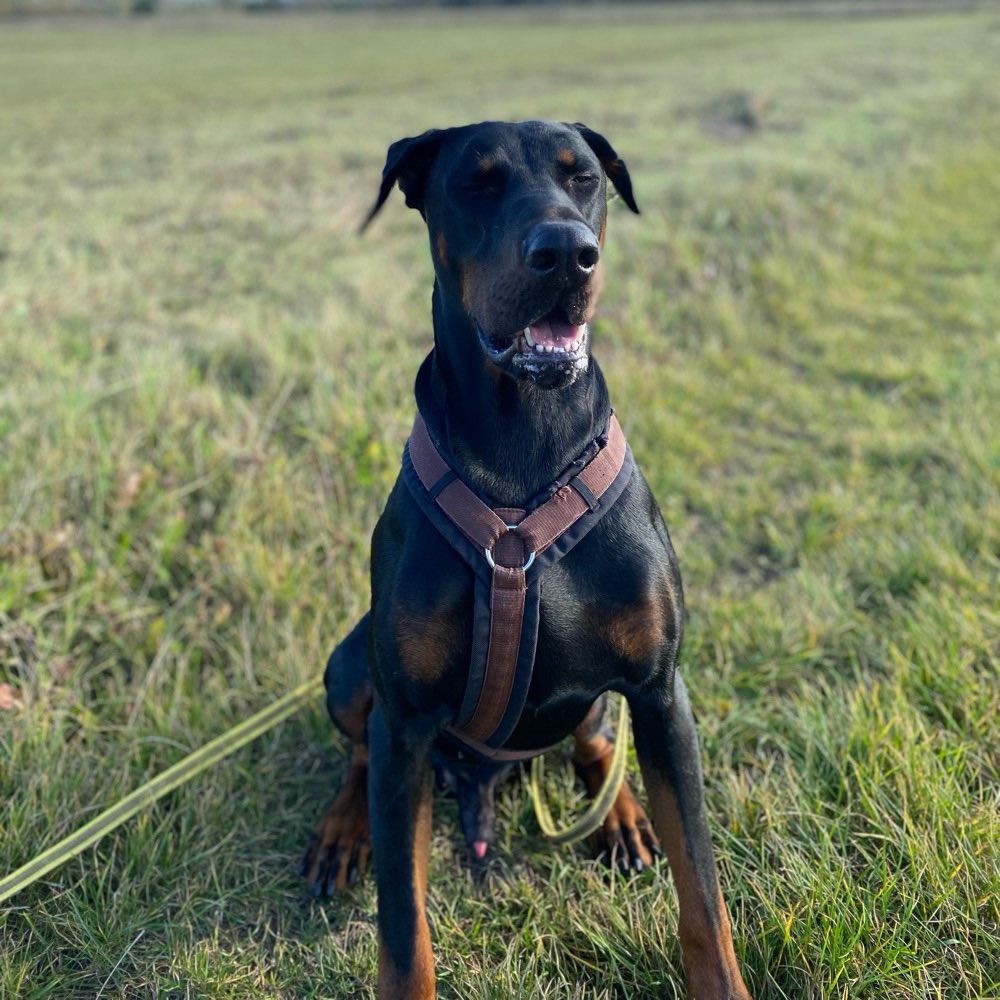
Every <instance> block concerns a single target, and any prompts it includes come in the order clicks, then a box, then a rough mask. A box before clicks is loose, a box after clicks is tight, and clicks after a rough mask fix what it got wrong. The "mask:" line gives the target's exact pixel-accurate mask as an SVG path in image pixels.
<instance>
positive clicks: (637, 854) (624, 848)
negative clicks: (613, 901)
mask: <svg viewBox="0 0 1000 1000" xmlns="http://www.w3.org/2000/svg"><path fill="white" fill-rule="evenodd" d="M593 844H594V847H595V851H596V856H597V858H598V859H599V860H600V861H601V862H602V863H603V864H604V865H606V866H607V867H608V868H610V869H611V870H612V871H617V872H620V873H621V874H622V875H628V874H631V873H636V874H638V873H639V872H643V871H645V870H646V869H647V868H650V867H652V866H653V864H654V862H655V861H656V859H657V858H659V857H661V856H662V852H661V851H660V843H659V841H658V840H657V839H656V834H655V833H654V832H653V827H652V825H651V824H650V822H649V820H648V819H647V818H646V814H645V813H644V812H643V810H642V807H641V806H640V805H639V803H638V801H637V800H636V798H635V796H634V795H633V794H632V792H631V790H630V789H629V787H628V785H622V788H621V791H620V792H619V793H618V798H617V799H616V800H615V803H614V805H613V806H612V807H611V810H610V812H609V813H608V815H607V818H606V819H605V820H604V825H603V826H602V827H601V828H600V829H599V830H598V831H597V833H596V834H594V837H593Z"/></svg>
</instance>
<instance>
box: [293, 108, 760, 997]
mask: <svg viewBox="0 0 1000 1000" xmlns="http://www.w3.org/2000/svg"><path fill="white" fill-rule="evenodd" d="M608 180H610V182H611V184H612V185H613V186H614V188H615V190H616V191H617V192H618V194H619V195H620V197H621V198H622V199H623V201H624V202H625V204H626V205H627V206H628V207H629V208H630V209H631V210H632V211H633V212H636V213H638V211H639V210H638V207H637V206H636V203H635V199H634V197H633V194H632V184H631V180H630V178H629V174H628V170H627V169H626V166H625V164H624V162H623V161H622V160H621V159H620V158H619V157H618V155H617V153H616V152H615V151H614V149H613V148H612V147H611V145H610V143H609V142H608V141H607V140H606V139H605V138H604V137H603V136H601V135H599V134H598V133H597V132H595V131H593V130H591V129H589V128H587V127H586V126H584V125H580V124H576V125H572V124H559V123H553V122H520V123H516V124H510V123H503V122H486V123H481V124H477V125H467V126H463V127H457V128H447V129H440V130H439V129H435V130H431V131H428V132H425V133H423V134H422V135H419V136H417V137H415V138H410V139H402V140H400V141H399V142H396V143H394V144H393V145H392V146H391V147H390V148H389V152H388V157H387V160H386V164H385V169H384V171H383V176H382V184H381V188H380V190H379V193H378V197H377V200H376V202H375V205H374V207H373V208H372V210H371V212H370V213H369V216H368V219H367V220H366V223H365V225H367V223H368V222H370V221H371V219H372V218H373V217H374V216H375V214H376V213H377V212H378V210H379V209H380V208H381V207H382V205H383V203H384V202H385V200H386V199H387V198H388V196H389V193H390V192H391V190H392V188H393V186H394V185H395V184H397V183H398V185H399V187H400V189H401V190H402V192H403V194H404V195H405V198H406V204H407V205H408V206H410V207H411V208H415V209H417V210H418V211H419V212H420V214H421V215H422V216H423V218H424V221H425V222H426V224H427V229H428V233H429V236H430V249H431V255H432V258H433V263H434V272H435V281H434V290H433V299H432V313H433V321H434V347H433V350H432V351H431V353H430V355H429V356H428V357H427V359H426V360H425V361H424V364H423V366H422V367H421V370H420V373H419V374H418V377H417V384H416V398H417V405H418V411H419V413H420V415H421V417H422V419H423V421H424V424H425V426H426V431H425V433H426V436H427V437H428V439H429V440H430V441H431V442H433V443H435V445H436V452H435V454H436V453H437V452H441V453H442V454H444V455H447V456H448V459H447V465H448V466H449V467H450V468H451V469H452V470H453V473H452V477H451V479H452V480H454V479H455V478H457V479H459V480H460V481H461V483H464V484H465V487H468V490H466V491H465V492H466V493H469V494H470V495H475V496H476V497H478V498H480V500H478V501H474V503H480V502H481V501H485V502H486V503H488V504H489V505H491V506H492V507H493V509H494V510H495V511H498V512H501V517H502V516H504V515H503V512H505V511H516V512H517V516H518V517H520V516H523V515H524V512H525V511H526V510H527V511H532V510H533V508H534V506H535V504H536V503H540V502H541V501H540V498H541V499H544V498H547V497H550V496H552V495H554V492H557V493H559V495H560V496H562V495H564V494H566V493H567V492H570V493H572V492H573V491H572V490H570V489H569V488H568V487H567V486H566V481H567V480H566V475H565V474H566V470H571V472H572V470H574V469H577V470H578V469H579V468H581V466H582V465H583V464H585V463H586V462H587V461H589V460H590V459H589V456H590V455H592V454H593V450H594V447H595V445H594V442H598V444H597V445H596V447H598V448H600V447H603V444H602V442H606V441H607V440H608V437H609V433H610V432H609V427H610V426H611V425H612V424H613V423H614V418H613V417H612V413H611V403H610V400H609V396H608V390H607V386H606V383H605V380H604V377H603V375H602V373H601V370H600V368H599V367H598V365H597V362H596V361H595V359H594V358H593V356H592V355H591V353H590V328H589V322H590V320H591V318H592V316H593V313H594V309H595V305H596V302H597V298H598V294H599V291H600V286H601V267H600V265H599V259H600V255H601V250H602V247H603V243H604V230H605V219H606V208H607V187H606V184H607V181H608ZM416 435H417V430H416V426H415V430H414V435H413V436H411V439H410V443H409V445H408V448H409V449H410V452H413V451H414V439H415V436H416ZM605 450H608V449H605ZM410 452H404V469H403V472H401V474H400V478H399V479H398V480H397V482H396V485H395V486H394V488H393V490H392V492H391V494H390V496H389V499H388V502H387V503H386V507H385V510H384V511H383V513H382V516H381V518H380V519H379V521H378V523H377V525H376V527H375V531H374V534H373V536H372V552H371V589H372V604H371V610H370V611H369V612H368V613H367V614H366V615H365V616H364V617H363V618H362V620H361V621H360V622H359V623H358V624H357V625H356V626H355V628H354V629H353V630H352V632H351V633H350V634H349V635H348V636H347V638H346V639H344V641H343V642H342V643H341V644H340V645H339V646H338V647H337V649H336V650H334V652H333V654H332V655H331V657H330V661H329V663H328V665H327V671H326V675H325V681H326V686H327V693H328V694H327V704H328V708H329V711H330V714H331V716H332V718H333V720H334V722H335V723H336V724H337V726H338V727H339V728H340V729H341V730H342V731H343V732H344V733H345V734H346V735H347V736H348V738H349V739H350V740H351V742H352V752H351V757H350V762H349V765H348V768H347V772H346V775H345V778H344V781H343V784H342V787H341V789H340V792H339V794H338V795H337V797H336V799H335V800H334V802H333V805H332V806H331V807H330V809H329V810H328V812H327V813H326V814H325V815H324V816H323V818H322V819H321V820H320V821H319V823H318V825H317V827H316V831H315V833H314V834H313V838H312V841H311V843H310V846H309V849H308V851H307V853H306V856H305V858H304V860H303V871H304V873H305V874H306V876H307V879H308V882H309V884H310V886H311V887H312V890H313V892H314V893H315V894H317V895H319V894H323V893H326V892H332V891H334V890H338V889H342V888H343V887H344V886H345V885H348V884H351V883H353V882H354V880H355V879H356V878H357V876H358V875H359V874H360V873H361V871H362V870H363V868H364V867H365V864H366V862H367V859H368V854H369V837H370V844H371V849H373V850H374V856H375V875H376V884H377V890H378V901H379V906H378V927H379V962H378V995H379V997H380V998H382V1000H424V998H429V997H433V996H434V993H435V988H434V962H433V957H432V954H431V941H430V933H429V930H428V924H427V919H426V916H425V912H424V901H425V891H426V881H427V863H428V844H429V836H430V821H431V796H432V788H433V768H432V751H433V750H434V748H435V747H439V748H440V747H447V746H449V745H454V739H453V736H454V733H455V728H454V727H455V723H456V719H457V718H458V717H459V716H460V714H461V713H462V712H463V692H465V697H467V691H466V688H467V684H468V681H469V675H470V662H472V664H473V667H472V668H471V669H475V666H476V655H477V654H476V651H475V646H476V644H477V642H478V639H477V635H478V632H477V629H476V627H475V626H474V619H475V618H476V615H477V614H478V610H477V602H478V596H477V595H478V592H477V590H476V588H477V586H478V583H477V574H478V569H471V568H470V566H472V565H473V564H472V563H471V562H470V559H471V558H474V557H475V554H476V553H475V551H473V550H471V549H470V551H473V556H472V557H469V556H468V555H466V556H465V557H463V555H462V553H461V552H460V551H458V549H457V548H456V544H457V543H455V542H453V541H450V540H447V539H446V537H445V534H444V531H445V529H444V528H442V529H441V530H433V529H432V528H431V526H430V524H429V523H428V518H429V517H430V516H431V513H430V512H429V510H428V508H427V506H426V505H423V506H422V503H423V501H421V502H418V498H419V497H420V496H421V495H422V491H423V487H421V486H416V487H414V486H413V482H414V481H415V480H413V479H412V476H411V477H410V479H409V480H407V481H404V480H405V479H406V476H405V475H404V473H406V472H407V462H408V455H409V454H410ZM581 456H583V457H581ZM412 457H413V464H414V465H416V456H415V455H413V456H412ZM627 468H628V473H629V474H628V475H627V476H626V481H625V483H624V486H623V487H622V488H621V491H620V494H619V495H617V496H616V498H615V499H614V500H613V502H610V503H603V501H602V500H600V499H598V500H596V501H594V502H588V501H586V496H587V493H588V490H587V489H584V488H583V487H579V490H580V492H581V494H582V495H583V496H584V498H585V502H588V503H590V507H591V510H590V513H593V512H594V509H596V508H597V507H601V506H602V504H603V507H604V509H602V510H601V511H600V514H601V515H602V516H601V517H600V519H599V520H597V521H596V523H595V524H593V526H592V530H588V532H587V533H586V534H585V535H584V536H583V537H582V538H580V539H579V541H578V544H575V545H574V546H573V547H572V548H570V549H569V550H568V551H566V552H565V554H564V556H563V557H562V558H560V559H559V561H557V562H555V561H554V562H552V564H551V565H549V566H548V567H547V568H546V569H545V570H544V576H543V577H542V581H543V582H542V583H541V585H540V587H539V588H538V590H539V593H540V598H539V602H538V604H537V606H538V607H539V608H540V610H539V612H538V620H537V623H536V625H535V627H536V636H537V638H536V640H535V647H534V649H533V652H534V657H533V663H531V662H529V673H530V686H527V687H526V689H525V693H522V697H521V701H520V703H519V705H518V711H517V712H516V714H515V717H514V718H513V719H512V720H511V721H510V724H509V726H508V728H509V733H505V734H504V737H503V741H502V746H501V748H500V749H499V750H495V749H491V747H489V746H485V745H482V744H479V746H480V748H481V749H482V750H483V751H484V753H485V755H486V756H487V757H491V756H495V754H502V753H504V752H508V751H509V752H511V753H516V752H517V751H524V752H530V751H531V748H538V747H547V746H550V745H552V744H553V743H555V742H557V741H558V740H560V739H562V738H563V737H565V736H567V735H569V734H571V733H572V734H573V735H574V738H575V749H574V759H575V762H576V764H577V766H578V769H579V770H580V771H581V773H582V774H583V777H584V780H585V783H586V784H587V786H588V789H589V790H590V791H591V794H593V792H594V791H595V790H596V788H597V787H599V785H600V783H601V779H602V777H603V776H604V774H605V773H606V771H607V768H608V763H609V759H610V753H611V748H612V746H611V741H610V740H609V738H608V736H607V734H606V732H605V731H603V730H602V729H601V727H600V725H599V724H598V723H599V719H600V713H601V708H602V696H603V694H604V693H605V692H606V691H618V692H622V693H624V695H625V697H626V698H627V700H628V703H629V707H630V709H631V712H632V719H633V728H634V734H635V737H634V738H635V748H636V753H637V756H638V759H639V764H640V767H641V770H642V776H643V780H644V783H645V787H646V791H647V794H648V796H649V801H650V806H651V812H652V820H653V822H652V825H650V822H649V820H648V819H647V818H646V814H645V813H644V812H643V809H642V807H641V806H640V805H639V803H638V801H637V800H636V798H635V796H634V795H633V793H632V792H631V790H630V789H629V787H628V785H627V784H626V785H624V786H623V787H622V789H621V792H620V793H619V795H618V798H617V800H616V801H615V803H614V805H613V807H612V809H611V812H610V814H609V815H608V817H607V819H606V821H605V823H604V826H603V830H602V831H601V833H600V835H599V836H600V841H601V842H600V843H599V845H598V847H599V849H600V850H602V851H603V852H604V853H605V854H606V855H607V856H608V857H610V858H612V859H614V860H616V861H617V862H618V864H619V865H621V866H622V867H624V868H634V869H642V868H643V867H646V866H648V865H650V864H651V863H652V862H653V860H654V858H655V856H656V855H657V853H658V852H659V843H660V841H661V840H662V843H663V847H664V848H665V851H666V854H667V859H668V861H669V864H670V869H671V872H672V874H673V878H674V884H675V887H676V890H677V894H678V900H679V913H680V917H679V937H680V943H681V952H682V958H683V961H684V966H685V971H686V975H687V981H688V991H689V995H690V996H692V997H697V998H698V1000H749V993H748V992H747V988H746V986H745V985H744V983H743V979H742V977H741V975H740V972H739V969H738V966H737V962H736V956H735V954H734V951H733V943H732V936H731V930H730V922H729V916H728V913H727V910H726V906H725V903H724V902H723V899H722V894H721V891H720V888H719V880H718V876H717V873H716V866H715V860H714V857H713V852H712V846H711V843H710V839H709V832H708V827H707V823H706V819H705V812H704V805H703V786H702V776H701V767H700V763H699V752H698V743H697V737H696V734H695V726H694V719H693V716H692V712H691V708H690V705H689V702H688V698H687V693H686V691H685V687H684V684H683V682H682V680H681V677H680V675H679V673H678V672H677V669H676V664H677V658H678V652H679V649H680V644H681V633H682V627H683V596H682V591H681V581H680V575H679V571H678V567H677V560H676V557H675V555H674V551H673V548H672V546H671V543H670V538H669V536H668V534H667V529H666V527H665V525H664V523H663V519H662V517H661V516H660V512H659V509H658V508H657V505H656V502H655V500H654V499H653V497H652V495H651V493H650V490H649V488H648V486H647V484H646V482H645V480H644V478H643V476H642V474H641V473H640V472H639V470H638V469H637V468H635V467H634V466H629V467H627ZM410 471H411V472H412V469H411V470H410ZM560 477H562V478H560ZM444 478H447V477H444ZM580 478H582V476H577V479H580ZM442 481H444V479H442ZM450 482H451V480H449V483H450ZM572 482H573V483H574V484H575V482H576V481H575V480H573V481H572ZM553 484H556V485H555V486H553ZM425 486H426V484H425ZM438 488H439V487H438V486H437V485H435V486H434V487H433V489H432V488H430V487H428V489H427V498H429V499H428V501H427V502H428V503H430V505H431V506H433V504H432V503H431V501H433V499H434V495H435V491H436V490H437V489H438ZM458 488H459V489H461V488H462V487H458ZM511 516H513V515H511ZM524 523H525V524H526V523H527V521H525V522H524ZM505 531H509V533H510V535H511V536H513V535H514V534H515V533H517V531H518V524H517V523H515V524H507V525H506V526H503V525H501V533H503V532H505ZM553 547H557V546H553ZM497 551H498V552H499V546H497ZM526 551H527V545H525V547H524V549H520V550H519V552H522V553H524V552H526ZM484 555H485V559H486V560H489V563H490V565H491V566H493V565H494V560H493V558H492V557H491V552H490V548H489V546H488V547H487V550H486V551H485V553H484V552H483V550H482V549H481V548H480V549H479V550H478V556H479V558H480V561H481V562H483V563H485V560H484V559H483V556H484ZM533 558H534V551H532V552H531V553H530V554H529V555H528V558H527V559H526V561H525V563H524V566H523V570H524V572H521V568H518V567H515V568H514V569H512V570H511V571H510V572H511V573H520V578H521V580H522V583H523V579H524V574H525V573H527V572H528V566H529V565H530V564H531V562H532V560H533ZM517 561H519V560H517ZM496 562H497V563H498V564H499V563H500V562H501V560H500V557H499V555H498V556H497V558H496ZM508 564H510V560H508V561H506V562H504V564H503V565H504V566H505V567H506V566H508ZM497 572H498V571H497V570H496V569H494V573H497ZM494 589H495V588H494ZM522 589H523V587H522ZM488 603H489V602H487V604H488ZM494 613H498V612H496V609H494ZM489 614H490V611H489V610H487V620H489V617H488V616H489ZM515 645H516V644H515ZM530 659H531V658H530V657H529V661H530ZM480 700H481V701H482V700H483V698H482V692H480ZM487 700H488V699H487ZM488 707H489V706H488ZM500 714H501V713H500V712H498V713H497V716H498V717H499V715H500ZM465 742H466V743H468V742H469V741H468V740H466V741H465ZM446 752H447V750H446ZM654 828H655V833H654ZM657 836H658V837H659V840H658V839H657Z"/></svg>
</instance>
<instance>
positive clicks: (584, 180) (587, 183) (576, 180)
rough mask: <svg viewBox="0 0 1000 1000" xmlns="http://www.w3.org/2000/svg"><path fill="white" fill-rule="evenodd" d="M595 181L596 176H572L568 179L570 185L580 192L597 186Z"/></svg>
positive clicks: (596, 179)
mask: <svg viewBox="0 0 1000 1000" xmlns="http://www.w3.org/2000/svg"><path fill="white" fill-rule="evenodd" d="M597 181H598V177H597V174H574V175H573V176H572V177H571V178H570V183H571V184H572V185H573V186H574V187H576V188H581V189H582V190H587V189H588V188H592V187H594V186H595V185H596V184H597Z"/></svg>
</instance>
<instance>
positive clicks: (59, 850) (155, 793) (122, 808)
mask: <svg viewBox="0 0 1000 1000" xmlns="http://www.w3.org/2000/svg"><path fill="white" fill-rule="evenodd" d="M321 687H322V685H321V683H320V681H319V680H318V679H317V680H312V681H307V682H306V683H304V684H300V685H299V686H298V687H297V688H294V689H293V690H291V691H289V692H288V694H286V695H283V696H282V697H281V698H279V699H278V700H277V701H276V702H274V704H273V705H269V706H268V707H267V708H263V709H261V710H260V711H259V712H257V713H256V714H255V715H251V716H250V718H249V719H244V720H243V722H241V723H239V724H238V725H236V726H233V728H232V729H229V730H227V731H226V732H224V733H223V734H222V735H221V736H217V737H216V738H215V739H214V740H211V741H210V742H208V743H206V744H205V745H204V746H203V747H200V748H199V749H197V750H194V751H192V752H191V753H189V754H188V755H187V756H186V757H184V758H183V759H181V760H179V761H178V762H177V763H176V764H173V765H172V766H170V767H168V768H167V769H166V770H165V771H163V772H162V773H161V774H158V775H157V776H156V777H155V778H153V779H151V780H150V781H147V782H146V783H145V784H144V785H140V786H139V788H137V789H136V790H135V791H134V792H130V793H129V794H128V795H126V796H125V798H123V799H121V800H120V801H119V802H116V803H115V804H114V805H113V806H111V807H110V808H108V809H105V810H104V812H102V813H101V814H100V815H98V816H95V817H94V818H93V819H92V820H90V822H89V823H85V824H84V825H83V826H81V827H80V829H79V830H76V831H75V832H74V833H71V834H70V835H69V836H68V837H64V838H63V839H62V840H60V841H59V842H58V843H56V844H53V845H52V846H51V847H50V848H48V850H45V851H43V852H42V853H41V854H39V855H37V856H36V857H35V858H33V859H32V860H31V861H29V862H28V863H27V864H26V865H22V866H21V867H20V868H18V869H17V870H16V871H13V872H11V873H10V875H7V876H5V877H4V878H2V879H0V903H4V902H6V901H7V900H8V899H10V898H11V896H14V895H16V894H17V893H19V892H20V891H21V890H22V889H26V888H27V887H28V886H29V885H31V884H32V883H33V882H37V881H38V880H39V879H40V878H43V877H44V876H45V875H47V874H48V873H49V872H50V871H52V870H53V869H55V868H58V867H59V866H60V865H61V864H63V863H64V862H66V861H69V859H70V858H73V857H75V856H76V855H77V854H79V853H80V852H81V851H85V850H86V849H87V848H88V847H91V846H93V845H94V844H96V843H97V842H98V841H99V840H100V839H101V838H102V837H103V836H105V834H108V833H110V832H111V831H112V830H114V829H115V828H116V827H119V826H121V825H122V823H124V822H125V821H126V820H128V819H131V818H132V817H133V816H134V815H135V814H136V813H138V812H140V811H141V810H143V809H145V808H146V806H149V805H152V804H153V803H154V802H155V801H156V800H157V799H160V798H162V797H163V796H164V795H166V794H167V792H172V791H173V790H174V789H175V788H179V787H180V786H181V785H183V784H186V783H187V782H188V781H190V780H191V779H192V778H195V777H197V775H199V774H200V773H201V772H202V771H205V770H207V769H208V768H210V767H213V766H214V765H215V764H218V763H219V761H221V760H223V759H225V758H226V757H228V756H229V755H230V754H231V753H235V752H236V751H237V750H239V749H240V748H241V747H244V746H246V745H247V744H248V743H252V742H253V741H254V740H255V739H257V737H258V736H263V735H264V733H266V732H267V731H268V730H269V729H273V728H274V727H275V726H276V725H278V723H279V722H284V720H285V719H287V718H288V717H289V716H290V715H293V714H294V713H295V712H296V711H298V709H299V708H301V707H302V706H303V705H304V704H305V703H306V702H307V701H309V699H310V698H313V697H315V696H316V694H318V693H319V691H320V688H321ZM627 726H628V708H627V705H626V703H625V699H624V698H622V699H621V708H620V710H619V715H618V734H619V738H618V740H617V741H616V742H615V750H614V755H613V756H612V759H611V768H610V770H609V771H608V775H607V777H606V778H605V781H604V784H603V785H602V786H601V788H600V790H599V791H598V793H597V795H596V796H594V798H593V800H592V801H591V803H590V805H589V806H588V808H587V809H586V810H585V812H584V813H583V814H582V815H581V816H580V818H579V819H577V820H576V821H575V822H574V823H572V824H571V825H570V826H569V827H567V828H566V829H565V830H561V831H557V830H556V829H555V825H554V824H553V822H552V816H551V814H550V813H549V810H548V807H547V806H546V804H545V801H544V800H543V798H542V795H541V790H540V785H541V781H542V774H543V771H542V764H541V760H542V758H541V757H540V756H539V757H536V758H535V759H534V761H532V770H531V780H530V788H531V799H532V802H533V803H534V806H535V815H536V816H537V817H538V825H539V827H541V830H542V833H543V834H544V835H545V836H546V837H547V838H548V839H549V840H551V841H552V842H553V843H555V844H570V843H573V842H574V841H576V840H582V839H583V838H584V837H586V836H588V835H589V834H591V833H593V832H594V830H596V829H597V827H598V826H600V825H601V823H602V822H603V821H604V817H605V816H606V815H607V813H608V810H609V809H610V808H611V805H612V803H613V802H614V801H615V798H616V797H617V795H618V790H619V789H620V788H621V784H622V780H623V779H624V776H625V756H626V749H627V742H628V741H627V738H626V733H627ZM619 748H621V749H619Z"/></svg>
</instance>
